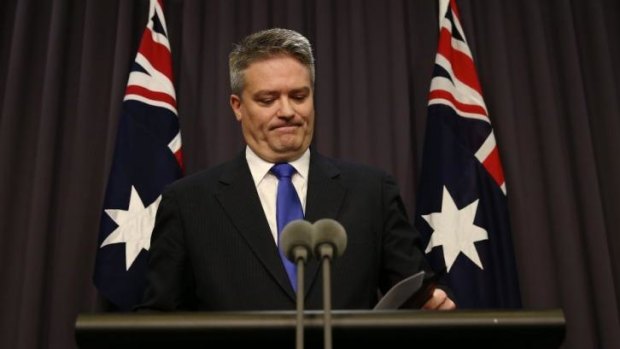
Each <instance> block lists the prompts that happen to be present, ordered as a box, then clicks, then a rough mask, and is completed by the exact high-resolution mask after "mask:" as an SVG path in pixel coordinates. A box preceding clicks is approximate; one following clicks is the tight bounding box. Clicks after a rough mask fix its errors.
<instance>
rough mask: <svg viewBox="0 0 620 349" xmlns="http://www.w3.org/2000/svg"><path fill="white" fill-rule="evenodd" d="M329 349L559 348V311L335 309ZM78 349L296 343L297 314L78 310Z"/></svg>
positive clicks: (316, 336)
mask: <svg viewBox="0 0 620 349" xmlns="http://www.w3.org/2000/svg"><path fill="white" fill-rule="evenodd" d="M304 322H305V342H306V347H307V348H322V347H323V318H322V312H320V311H307V312H306V313H305V318H304ZM332 327H333V345H334V348H336V347H338V348H352V347H356V346H359V347H360V348H371V347H380V348H390V347H392V348H397V347H401V346H402V347H416V348H423V347H426V348H429V347H431V346H432V347H433V348H443V347H449V346H453V347H471V346H473V347H475V348H541V349H542V348H558V347H559V346H560V345H561V343H562V342H563V339H564V330H565V321H564V315H563V313H562V311H561V310H559V309H551V310H519V311H467V310H455V311H449V312H442V311H421V310H397V311H333V312H332ZM75 334H76V340H77V343H78V345H79V347H80V348H84V349H86V348H141V347H148V348H160V347H161V348H208V347H227V348H229V347H233V348H237V347H259V348H265V347H269V348H294V346H295V312H294V311H284V312H282V311H278V312H221V313H211V312H208V313H207V312H205V313H200V312H193V313H138V314H136V313H129V314H80V315H79V316H78V318H77V321H76V333H75Z"/></svg>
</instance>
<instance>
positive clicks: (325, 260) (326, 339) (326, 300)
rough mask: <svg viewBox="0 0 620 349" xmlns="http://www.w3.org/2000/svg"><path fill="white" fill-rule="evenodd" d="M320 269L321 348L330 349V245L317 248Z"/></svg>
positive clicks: (332, 249) (331, 248)
mask: <svg viewBox="0 0 620 349" xmlns="http://www.w3.org/2000/svg"><path fill="white" fill-rule="evenodd" d="M319 252H320V254H319V255H320V256H323V257H322V260H321V268H322V270H323V348H325V349H332V312H331V309H332V292H331V272H330V270H331V265H330V263H331V259H332V257H333V252H334V248H333V246H332V245H330V244H322V245H320V246H319Z"/></svg>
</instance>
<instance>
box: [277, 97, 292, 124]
mask: <svg viewBox="0 0 620 349" xmlns="http://www.w3.org/2000/svg"><path fill="white" fill-rule="evenodd" d="M294 115H295V110H294V109H293V105H292V104H291V100H290V99H289V98H288V97H286V96H283V97H282V98H280V110H279V111H278V116H279V117H281V118H286V119H289V118H292V117H293V116H294Z"/></svg>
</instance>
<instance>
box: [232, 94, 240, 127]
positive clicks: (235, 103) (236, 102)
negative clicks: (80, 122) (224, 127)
mask: <svg viewBox="0 0 620 349" xmlns="http://www.w3.org/2000/svg"><path fill="white" fill-rule="evenodd" d="M230 107H231V108H232V111H233V113H235V118H237V121H241V97H239V96H237V95H235V94H232V95H230Z"/></svg>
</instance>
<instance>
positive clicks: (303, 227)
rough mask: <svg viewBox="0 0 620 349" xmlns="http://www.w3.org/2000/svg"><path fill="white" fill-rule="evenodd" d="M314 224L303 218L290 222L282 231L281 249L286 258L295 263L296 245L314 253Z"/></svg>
mask: <svg viewBox="0 0 620 349" xmlns="http://www.w3.org/2000/svg"><path fill="white" fill-rule="evenodd" d="M312 229H313V227H312V224H311V223H310V222H308V221H305V220H303V219H298V220H294V221H291V222H290V223H288V224H287V225H286V226H285V227H284V229H282V233H280V244H279V247H280V251H282V253H284V255H285V256H286V258H288V259H289V260H290V261H291V262H293V263H295V262H296V261H295V258H296V256H295V255H294V253H293V252H294V251H295V247H297V246H301V247H304V248H305V249H306V250H308V253H309V254H311V253H312Z"/></svg>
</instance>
